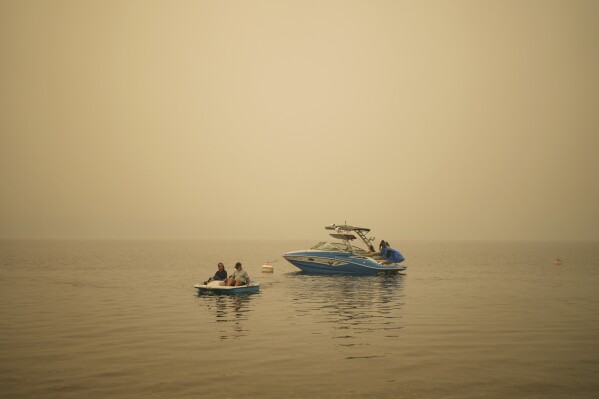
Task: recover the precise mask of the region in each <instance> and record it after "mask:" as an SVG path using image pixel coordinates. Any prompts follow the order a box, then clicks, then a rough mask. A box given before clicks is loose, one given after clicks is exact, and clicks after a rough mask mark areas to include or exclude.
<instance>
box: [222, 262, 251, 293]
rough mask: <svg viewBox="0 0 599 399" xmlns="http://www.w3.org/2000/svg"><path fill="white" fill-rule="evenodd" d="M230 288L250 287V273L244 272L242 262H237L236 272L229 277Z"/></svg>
mask: <svg viewBox="0 0 599 399" xmlns="http://www.w3.org/2000/svg"><path fill="white" fill-rule="evenodd" d="M227 285H228V286H236V287H237V286H240V285H247V286H248V287H249V285H250V276H249V274H248V272H246V271H245V270H243V267H241V262H237V263H236V264H235V271H234V272H233V273H232V274H231V277H229V281H228V282H227Z"/></svg>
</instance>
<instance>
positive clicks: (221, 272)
mask: <svg viewBox="0 0 599 399" xmlns="http://www.w3.org/2000/svg"><path fill="white" fill-rule="evenodd" d="M211 281H224V282H225V283H226V281H227V271H226V270H225V265H223V262H218V270H217V271H216V273H214V277H210V278H209V279H208V280H207V281H204V285H206V284H208V283H209V282H211Z"/></svg>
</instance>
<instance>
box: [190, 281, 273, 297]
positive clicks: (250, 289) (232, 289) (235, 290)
mask: <svg viewBox="0 0 599 399" xmlns="http://www.w3.org/2000/svg"><path fill="white" fill-rule="evenodd" d="M260 286H261V284H260V283H250V285H238V286H227V285H225V283H224V282H223V281H211V282H209V283H208V284H195V285H194V286H193V287H194V288H195V289H196V290H198V294H206V293H213V294H251V293H256V292H259V291H260Z"/></svg>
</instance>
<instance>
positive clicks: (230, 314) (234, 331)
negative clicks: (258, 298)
mask: <svg viewBox="0 0 599 399" xmlns="http://www.w3.org/2000/svg"><path fill="white" fill-rule="evenodd" d="M253 295H254V294H251V293H250V294H239V295H218V294H205V293H204V294H199V293H198V298H200V300H201V303H202V306H206V308H207V310H208V312H209V313H212V314H214V317H215V324H216V326H217V331H218V332H219V334H220V339H221V340H227V339H235V338H240V337H243V336H244V335H247V333H248V331H247V329H245V328H244V321H245V320H248V318H249V314H250V312H251V310H252V308H251V307H250V301H251V299H252V296H253Z"/></svg>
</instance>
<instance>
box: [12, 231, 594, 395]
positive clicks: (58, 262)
mask: <svg viewBox="0 0 599 399" xmlns="http://www.w3.org/2000/svg"><path fill="white" fill-rule="evenodd" d="M313 244H315V242H301V241H289V242H285V241H260V242H249V241H234V242H223V241H219V242H216V241H172V242H151V241H98V242H95V241H64V242H63V241H0V397H3V398H71V397H72V398H84V397H85V398H198V397H200V398H202V397H206V398H238V397H240V396H245V397H260V398H282V397H284V398H308V397H313V398H364V397H374V398H596V397H598V396H599V379H598V378H597V376H598V375H599V243H596V242H594V243H577V242H574V243H572V242H560V243H536V242H523V243H510V242H407V243H398V242H392V244H394V245H393V246H394V247H396V248H398V249H400V250H401V251H402V253H403V254H404V255H405V256H406V259H407V260H406V261H405V263H406V264H407V265H408V266H409V268H408V270H407V271H406V273H405V274H404V275H399V276H387V277H384V276H381V277H343V276H337V277H326V276H310V275H305V274H301V273H299V272H297V269H295V268H294V267H293V266H292V265H291V264H289V263H287V262H286V261H285V260H284V259H281V258H280V257H281V254H283V253H284V252H287V251H290V250H296V249H303V248H306V247H309V246H311V245H313ZM557 256H559V257H561V259H563V264H562V265H560V266H557V265H554V264H553V262H552V259H553V258H555V257H557ZM219 261H222V262H224V263H225V266H226V268H227V270H228V271H229V272H231V271H232V270H233V265H234V263H235V262H236V261H241V262H242V263H243V264H244V268H245V269H246V270H247V271H248V272H249V274H250V276H251V277H252V279H253V280H256V281H258V282H261V283H262V291H261V292H260V293H259V294H254V295H245V296H214V295H202V296H198V295H197V294H196V292H195V290H194V289H193V284H195V283H198V282H201V281H203V280H205V279H206V278H207V277H209V276H211V275H212V274H213V273H214V271H215V270H216V264H217V263H218V262H219ZM267 261H274V262H272V263H271V264H272V265H273V266H274V270H275V271H274V273H273V274H266V273H261V266H262V265H263V264H264V263H266V262H267Z"/></svg>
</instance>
